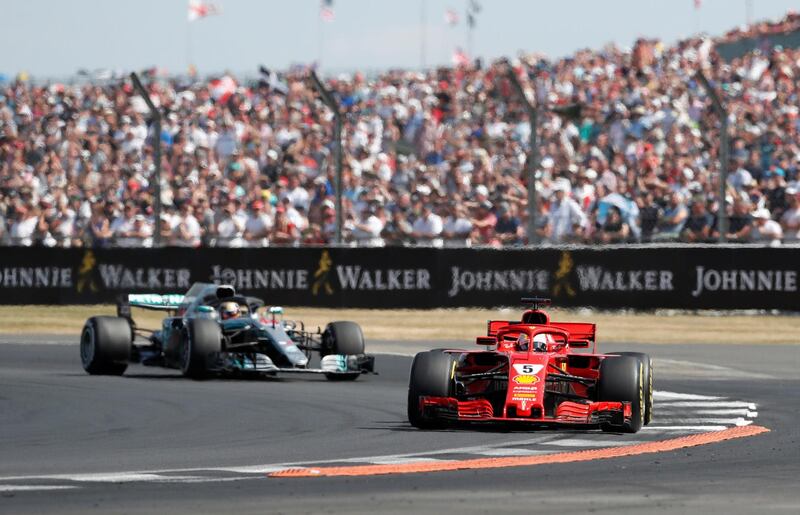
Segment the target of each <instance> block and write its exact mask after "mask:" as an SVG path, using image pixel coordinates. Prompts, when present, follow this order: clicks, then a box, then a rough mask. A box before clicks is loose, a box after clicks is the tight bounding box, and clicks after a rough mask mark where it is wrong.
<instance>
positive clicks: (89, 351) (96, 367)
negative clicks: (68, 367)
mask: <svg viewBox="0 0 800 515" xmlns="http://www.w3.org/2000/svg"><path fill="white" fill-rule="evenodd" d="M132 345H133V334H132V332H131V326H130V323H129V322H128V320H127V319H125V318H122V317H109V316H98V317H92V318H90V319H89V320H87V321H86V324H85V325H84V326H83V331H82V332H81V364H82V365H83V369H84V370H85V371H86V372H88V373H89V374H91V375H107V376H121V375H122V374H123V373H124V372H125V369H127V368H128V361H130V358H131V346H132Z"/></svg>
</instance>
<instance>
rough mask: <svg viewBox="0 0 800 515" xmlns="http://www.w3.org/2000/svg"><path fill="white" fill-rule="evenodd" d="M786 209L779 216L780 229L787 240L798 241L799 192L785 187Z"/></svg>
mask: <svg viewBox="0 0 800 515" xmlns="http://www.w3.org/2000/svg"><path fill="white" fill-rule="evenodd" d="M786 203H787V206H788V207H787V208H786V211H784V212H783V216H781V229H782V231H783V234H784V236H785V238H786V241H787V242H792V243H794V242H797V241H800V192H798V191H796V190H794V189H792V188H787V189H786Z"/></svg>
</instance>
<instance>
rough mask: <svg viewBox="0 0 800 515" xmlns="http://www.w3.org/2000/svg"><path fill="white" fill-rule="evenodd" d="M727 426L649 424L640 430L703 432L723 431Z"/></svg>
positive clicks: (652, 431)
mask: <svg viewBox="0 0 800 515" xmlns="http://www.w3.org/2000/svg"><path fill="white" fill-rule="evenodd" d="M728 428H729V426H657V425H653V424H650V425H647V426H644V427H643V428H642V429H641V430H640V431H644V432H645V433H659V432H665V431H688V432H703V431H723V430H725V429H728Z"/></svg>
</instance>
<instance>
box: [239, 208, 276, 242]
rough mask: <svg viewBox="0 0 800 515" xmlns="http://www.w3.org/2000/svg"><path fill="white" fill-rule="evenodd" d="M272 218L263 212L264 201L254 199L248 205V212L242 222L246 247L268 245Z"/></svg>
mask: <svg viewBox="0 0 800 515" xmlns="http://www.w3.org/2000/svg"><path fill="white" fill-rule="evenodd" d="M271 229H272V218H271V217H270V216H269V215H268V214H266V213H265V212H264V203H263V202H262V201H260V200H256V201H255V202H253V203H252V204H251V205H250V214H249V216H248V217H247V221H245V224H244V239H245V241H246V242H247V246H248V247H266V246H267V245H269V233H270V230H271Z"/></svg>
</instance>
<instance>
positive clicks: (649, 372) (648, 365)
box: [610, 352, 653, 425]
mask: <svg viewBox="0 0 800 515" xmlns="http://www.w3.org/2000/svg"><path fill="white" fill-rule="evenodd" d="M610 354H613V355H615V356H633V357H635V358H637V359H639V360H640V361H641V362H642V364H643V365H644V367H643V368H642V371H643V373H644V376H643V377H642V382H643V383H644V425H647V424H649V423H650V422H651V421H652V420H653V358H651V357H650V356H649V355H647V354H645V353H643V352H611V353H610Z"/></svg>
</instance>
